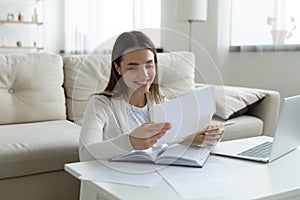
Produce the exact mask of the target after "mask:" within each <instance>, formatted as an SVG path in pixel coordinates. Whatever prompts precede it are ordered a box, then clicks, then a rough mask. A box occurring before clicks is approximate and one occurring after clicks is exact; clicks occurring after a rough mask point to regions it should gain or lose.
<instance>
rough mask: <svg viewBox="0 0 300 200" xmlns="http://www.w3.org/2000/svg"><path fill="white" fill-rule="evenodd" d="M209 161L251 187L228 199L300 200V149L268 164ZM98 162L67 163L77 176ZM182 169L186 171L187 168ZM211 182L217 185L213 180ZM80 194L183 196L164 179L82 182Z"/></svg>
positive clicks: (85, 198) (86, 199) (86, 197)
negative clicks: (132, 183)
mask: <svg viewBox="0 0 300 200" xmlns="http://www.w3.org/2000/svg"><path fill="white" fill-rule="evenodd" d="M207 164H218V165H220V166H222V168H221V169H223V170H224V173H230V175H231V176H232V175H233V176H235V177H234V178H235V179H237V180H238V181H239V184H241V185H243V187H245V188H248V193H247V196H244V195H243V194H241V195H240V196H232V197H230V196H229V197H226V198H225V199H285V200H286V199H289V200H296V199H297V200H298V199H300V149H299V148H298V149H296V150H294V151H292V152H290V153H289V154H287V155H285V156H283V157H281V158H279V159H277V160H275V161H273V162H271V163H268V164H263V163H257V162H253V161H245V160H239V159H233V158H226V157H220V156H210V157H209V159H208V160H207ZM99 165H101V163H99V162H98V161H90V162H81V163H71V164H66V165H65V170H66V171H67V172H69V173H70V174H72V175H73V176H75V177H77V178H78V177H79V176H80V175H83V174H85V173H88V172H90V171H91V170H94V169H95V168H97V166H99ZM204 167H205V166H204ZM182 169H183V170H184V168H182ZM225 175H226V174H225ZM210 184H212V186H213V185H214V183H212V182H210ZM186 187H188V185H187V186H186ZM199 190H201V188H199ZM80 193H81V194H80V200H96V199H97V200H98V199H128V200H134V199H143V200H147V199H149V200H150V199H151V200H152V199H172V200H176V199H178V200H179V199H182V197H181V196H180V195H179V194H178V193H177V192H176V191H175V190H174V189H173V188H172V187H171V186H170V185H169V184H168V183H167V182H166V181H165V180H163V179H162V180H161V181H160V182H159V183H157V184H156V185H155V186H153V187H151V188H147V187H137V186H130V185H121V184H116V183H105V182H100V181H82V182H81V191H80ZM216 194H218V191H216ZM196 199H203V197H201V196H199V197H197V198H196ZM210 199H224V197H220V195H219V194H218V195H217V196H216V197H211V198H210Z"/></svg>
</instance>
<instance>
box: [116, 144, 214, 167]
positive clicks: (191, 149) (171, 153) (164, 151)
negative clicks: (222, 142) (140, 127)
mask: <svg viewBox="0 0 300 200" xmlns="http://www.w3.org/2000/svg"><path fill="white" fill-rule="evenodd" d="M210 151H211V147H209V146H208V147H199V146H187V145H183V144H173V145H171V146H168V145H167V144H164V145H161V146H159V147H157V146H154V147H152V148H149V149H146V150H134V151H131V152H129V153H128V154H125V155H122V156H119V157H116V158H113V159H111V161H122V162H148V163H155V164H163V165H181V166H190V167H202V166H203V165H204V163H205V161H206V160H207V158H208V157H209V155H210Z"/></svg>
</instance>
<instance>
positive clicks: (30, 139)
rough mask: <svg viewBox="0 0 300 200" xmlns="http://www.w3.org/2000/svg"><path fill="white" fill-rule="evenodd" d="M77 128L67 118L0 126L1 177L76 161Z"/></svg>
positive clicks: (45, 169)
mask: <svg viewBox="0 0 300 200" xmlns="http://www.w3.org/2000/svg"><path fill="white" fill-rule="evenodd" d="M79 132H80V127H79V126H78V125H76V124H74V123H72V122H70V121H67V120H55V121H47V122H35V123H25V124H11V125H2V126H0V133H1V134H0V135H1V136H0V137H1V140H0V152H1V154H0V179H3V178H10V177H18V176H24V175H30V174H37V173H43V172H49V171H56V170H62V169H64V164H65V163H68V162H76V161H79V156H78V146H79Z"/></svg>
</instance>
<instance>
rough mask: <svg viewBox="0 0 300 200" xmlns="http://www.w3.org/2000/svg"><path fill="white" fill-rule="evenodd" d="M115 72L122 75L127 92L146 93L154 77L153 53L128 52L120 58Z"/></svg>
mask: <svg viewBox="0 0 300 200" xmlns="http://www.w3.org/2000/svg"><path fill="white" fill-rule="evenodd" d="M115 67H116V70H117V71H118V72H119V73H120V74H121V75H122V77H123V79H124V82H125V84H126V86H127V88H128V90H129V91H128V92H130V93H132V92H135V93H136V92H138V93H146V92H149V89H150V86H151V84H152V83H153V80H154V78H155V76H156V70H155V61H154V53H153V52H152V51H150V50H149V49H138V50H134V51H130V52H128V53H126V54H124V55H123V56H122V61H121V63H120V66H117V65H116V64H115Z"/></svg>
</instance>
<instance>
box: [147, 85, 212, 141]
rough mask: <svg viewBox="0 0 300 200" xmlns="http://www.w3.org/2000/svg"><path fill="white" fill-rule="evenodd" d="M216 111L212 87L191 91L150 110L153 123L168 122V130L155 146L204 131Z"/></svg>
mask: <svg viewBox="0 0 300 200" xmlns="http://www.w3.org/2000/svg"><path fill="white" fill-rule="evenodd" d="M215 111H216V107H215V93H214V87H213V86H208V87H204V88H200V89H197V90H193V91H191V92H189V93H187V94H184V95H182V96H179V97H177V98H174V99H171V100H170V101H168V102H166V103H162V104H157V105H154V106H153V107H152V108H151V109H150V117H151V120H152V121H153V122H170V123H171V125H172V129H171V130H169V131H168V132H167V133H166V134H165V135H164V136H163V137H162V138H161V139H160V140H159V141H158V142H157V143H156V144H157V145H161V144H164V143H170V142H173V141H177V140H180V139H182V138H185V137H187V136H189V135H191V134H193V133H196V132H197V131H200V130H203V129H205V128H206V127H207V126H208V125H209V124H210V121H211V118H212V116H213V114H214V113H215Z"/></svg>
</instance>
